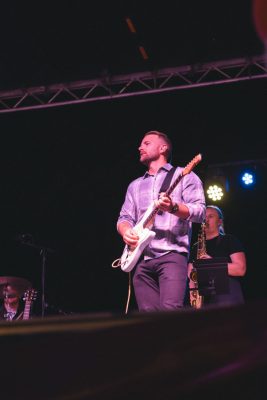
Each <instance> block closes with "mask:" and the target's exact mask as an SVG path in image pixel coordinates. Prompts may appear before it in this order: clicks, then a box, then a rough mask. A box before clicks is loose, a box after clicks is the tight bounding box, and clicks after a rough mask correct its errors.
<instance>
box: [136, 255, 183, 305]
mask: <svg viewBox="0 0 267 400" xmlns="http://www.w3.org/2000/svg"><path fill="white" fill-rule="evenodd" d="M186 285H187V256H186V255H182V254H179V253H176V252H170V253H168V254H165V255H163V256H161V257H158V258H153V259H151V260H141V261H140V262H139V263H138V264H137V266H136V269H135V272H134V277H133V286H134V292H135V298H136V302H137V305H138V309H139V311H160V310H175V309H177V308H181V307H183V305H184V298H185V292H186Z"/></svg>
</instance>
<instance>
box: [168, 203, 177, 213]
mask: <svg viewBox="0 0 267 400" xmlns="http://www.w3.org/2000/svg"><path fill="white" fill-rule="evenodd" d="M178 210H179V206H178V204H177V203H173V206H172V209H171V211H170V214H175V213H176V212H177V211H178Z"/></svg>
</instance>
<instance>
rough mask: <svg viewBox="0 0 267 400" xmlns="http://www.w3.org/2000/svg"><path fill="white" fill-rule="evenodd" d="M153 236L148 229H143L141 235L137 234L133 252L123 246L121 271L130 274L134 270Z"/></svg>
mask: <svg viewBox="0 0 267 400" xmlns="http://www.w3.org/2000/svg"><path fill="white" fill-rule="evenodd" d="M155 235H156V233H155V232H153V231H151V230H150V229H148V228H144V229H143V231H142V233H141V234H140V233H139V241H138V245H137V246H136V247H135V248H134V249H133V250H131V249H130V248H129V246H125V248H124V251H123V253H122V256H121V269H122V270H123V271H124V272H130V271H131V270H132V269H133V268H134V266H135V265H136V263H137V261H138V260H139V258H140V256H141V254H142V253H143V251H144V249H145V248H146V246H147V245H148V244H149V243H150V242H151V240H152V239H153V238H154V237H155Z"/></svg>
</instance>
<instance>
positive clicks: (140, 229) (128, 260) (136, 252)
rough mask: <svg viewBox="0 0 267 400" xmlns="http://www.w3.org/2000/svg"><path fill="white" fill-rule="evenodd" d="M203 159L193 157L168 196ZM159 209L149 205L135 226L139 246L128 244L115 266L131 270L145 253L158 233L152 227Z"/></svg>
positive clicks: (170, 189) (168, 192) (169, 189)
mask: <svg viewBox="0 0 267 400" xmlns="http://www.w3.org/2000/svg"><path fill="white" fill-rule="evenodd" d="M201 159H202V157H201V154H198V155H197V156H196V157H194V158H193V160H192V161H190V163H189V164H187V166H186V167H185V168H184V169H183V170H182V172H181V174H180V175H179V176H178V177H177V178H176V179H175V181H174V182H173V183H172V184H171V186H170V187H169V188H168V190H167V191H166V194H167V195H168V196H169V195H170V194H171V193H172V191H173V190H174V188H175V187H176V186H177V185H178V183H179V182H180V180H181V179H182V178H183V176H185V175H187V174H189V173H190V172H191V171H192V169H193V168H194V167H195V166H196V165H197V164H198V163H199V162H200V161H201ZM158 211H159V207H157V206H155V203H154V202H153V203H152V204H151V205H150V206H149V207H148V209H147V210H146V212H145V214H144V215H143V217H142V218H141V220H140V221H139V222H138V223H137V224H136V225H135V226H134V228H133V229H134V231H135V232H136V234H137V235H138V236H139V241H138V244H137V246H136V247H134V248H132V247H130V246H128V245H126V246H125V248H124V251H123V253H122V256H121V258H118V259H117V260H115V261H113V263H112V267H113V268H117V267H121V269H122V270H123V271H124V272H130V271H131V270H132V269H133V268H134V266H135V265H136V263H137V261H138V259H139V258H140V256H141V254H142V253H143V250H144V249H145V247H146V246H147V245H148V244H149V243H150V242H151V240H152V239H153V238H154V237H155V235H156V233H155V232H153V231H152V230H151V228H152V226H153V222H154V218H155V216H156V214H157V213H158Z"/></svg>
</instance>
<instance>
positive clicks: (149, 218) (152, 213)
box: [143, 173, 184, 228]
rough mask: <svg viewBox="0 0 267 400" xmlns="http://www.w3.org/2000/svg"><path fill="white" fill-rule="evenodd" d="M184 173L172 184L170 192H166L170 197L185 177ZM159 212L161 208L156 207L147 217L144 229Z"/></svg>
mask: <svg viewBox="0 0 267 400" xmlns="http://www.w3.org/2000/svg"><path fill="white" fill-rule="evenodd" d="M183 176H184V175H183V173H181V174H180V175H179V176H178V177H177V178H176V179H175V181H174V182H173V183H172V185H171V186H170V187H169V188H168V190H166V194H167V195H168V196H169V195H170V194H171V193H172V192H173V190H174V189H175V187H176V186H177V185H178V183H179V182H180V180H181V179H182V177H183ZM158 211H159V207H156V206H155V207H154V209H153V210H152V211H151V213H150V214H149V215H148V216H147V218H146V219H145V221H144V223H143V227H144V228H145V227H146V226H148V225H149V223H150V221H152V219H153V218H154V217H155V215H156V214H157V213H158Z"/></svg>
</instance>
